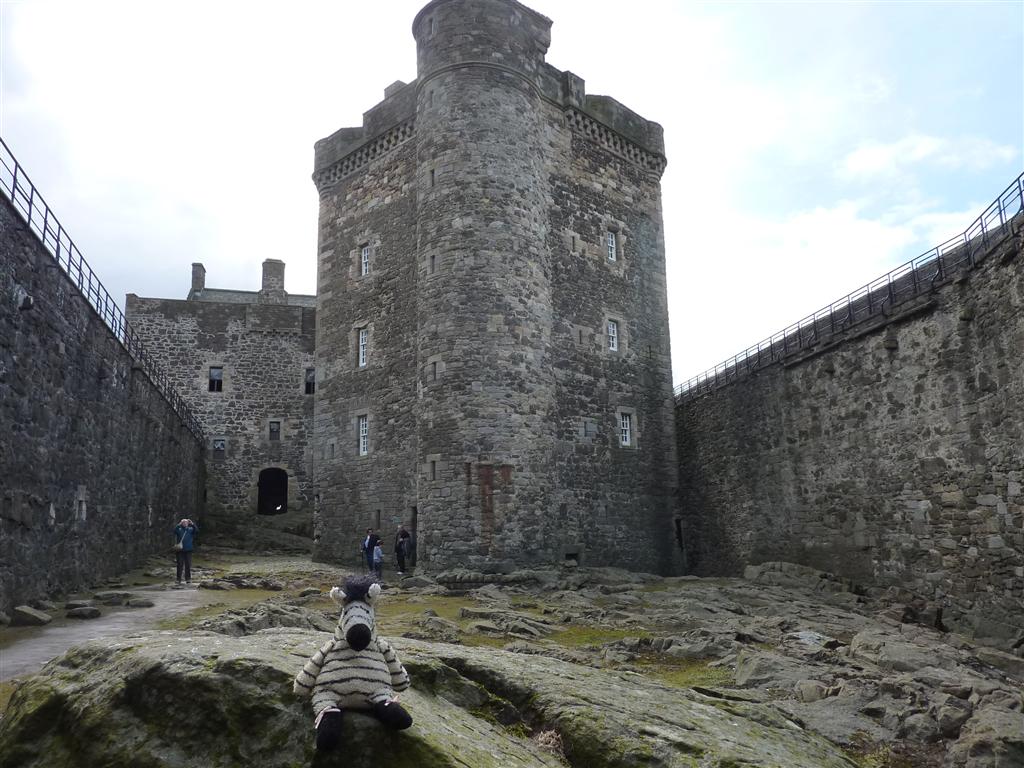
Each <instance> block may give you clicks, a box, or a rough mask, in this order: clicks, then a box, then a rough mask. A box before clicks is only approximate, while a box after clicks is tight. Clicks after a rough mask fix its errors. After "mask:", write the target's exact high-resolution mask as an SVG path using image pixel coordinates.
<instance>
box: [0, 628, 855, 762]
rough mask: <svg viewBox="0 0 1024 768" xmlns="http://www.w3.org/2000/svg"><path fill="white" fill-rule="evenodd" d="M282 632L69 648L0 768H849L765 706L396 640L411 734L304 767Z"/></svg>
mask: <svg viewBox="0 0 1024 768" xmlns="http://www.w3.org/2000/svg"><path fill="white" fill-rule="evenodd" d="M324 637H325V635H323V634H322V633H318V632H314V631H309V630H301V629H289V628H274V629H268V630H264V631H259V632H256V633H254V634H251V635H248V636H245V637H231V636H228V635H224V634H218V633H212V632H202V631H198V632H190V633H185V632H173V631H164V632H146V633H140V634H139V635H137V636H134V637H129V638H125V639H123V640H120V641H118V642H115V643H110V644H100V643H92V644H87V645H84V646H81V647H79V648H76V649H73V650H71V651H69V652H68V653H67V654H65V655H64V656H63V657H61V658H59V659H56V660H54V661H53V662H51V663H49V664H48V665H47V666H46V667H45V668H44V669H43V670H42V672H41V673H39V674H38V675H35V676H34V677H32V678H29V679H28V680H27V681H25V682H24V683H23V684H22V685H21V686H20V687H19V689H18V691H17V692H16V693H15V694H14V696H13V698H12V700H11V703H10V707H9V709H8V710H7V712H6V715H5V717H4V719H3V720H2V721H0V764H2V765H3V766H4V768H62V767H66V768H78V767H79V766H81V767H82V768H85V767H86V766H90V767H91V766H100V765H102V766H109V768H122V767H123V768H129V767H130V768H177V767H178V766H182V767H183V768H184V766H197V765H203V766H211V768H216V767H218V766H223V767H224V768H227V767H229V766H252V767H253V768H262V767H264V766H266V767H267V768H271V767H274V768H277V767H281V768H290V767H291V766H300V765H301V766H308V765H310V764H311V762H312V764H313V765H317V766H333V765H337V766H341V765H344V766H346V767H347V768H362V767H363V766H366V767H367V768H368V767H369V766H375V767H376V766H388V768H403V767H405V766H419V767H428V766H429V767H430V768H434V767H436V768H445V767H446V766H452V767H453V768H454V766H460V767H461V768H465V767H466V766H472V767H474V768H476V767H479V768H488V767H489V766H495V768H498V767H499V766H500V768H528V767H530V766H538V767H540V766H552V767H553V766H559V765H564V764H565V763H564V762H562V758H561V756H559V755H557V754H553V753H552V752H550V751H548V750H545V749H544V748H542V746H541V745H540V744H538V742H537V740H534V739H531V738H529V737H528V735H527V734H529V733H532V732H538V731H544V732H545V733H547V734H549V735H550V734H551V732H552V731H555V732H557V734H558V735H559V736H560V739H561V743H562V745H563V746H564V749H565V752H566V755H567V758H568V760H569V762H570V764H571V765H573V766H588V768H602V767H603V766H616V767H620V766H621V767H623V768H624V767H626V766H641V765H642V766H697V765H708V766H713V765H759V766H786V767H787V768H799V767H800V766H808V767H810V766H814V767H815V768H829V767H830V766H836V767H837V768H838V767H840V766H842V767H844V768H848V767H849V766H851V765H852V764H851V763H850V762H848V761H847V760H846V758H844V757H843V756H842V754H841V753H840V752H839V751H838V750H837V749H835V748H834V747H833V746H832V745H831V744H829V743H828V742H826V741H824V740H823V739H821V738H820V737H817V736H815V735H813V734H810V733H808V732H805V731H804V730H803V729H801V728H800V727H799V726H798V725H797V724H796V723H794V722H792V721H791V720H788V719H786V718H785V717H784V716H782V715H781V714H779V713H778V712H777V711H776V710H774V709H772V708H771V707H770V706H769V705H757V704H744V703H737V702H732V701H730V702H723V701H720V700H717V699H715V698H714V697H712V696H706V695H702V694H700V693H697V692H693V691H683V690H679V689H674V688H671V687H669V686H662V685H659V684H657V683H655V682H652V681H650V680H647V679H645V678H643V677H641V676H639V675H624V674H620V673H615V672H608V671H605V670H597V669H590V668H587V667H582V666H577V665H573V664H568V663H566V662H564V661H560V660H557V659H550V658H546V657H541V656H524V655H519V654H512V653H507V652H503V651H499V650H495V649H489V648H468V647H465V648H464V647H459V646H451V645H445V644H432V643H425V642H418V641H414V640H408V639H398V640H397V641H396V646H397V647H398V649H399V652H400V654H401V655H402V656H403V659H404V660H405V661H406V665H407V667H408V668H409V669H410V672H411V673H412V675H413V690H412V691H410V692H408V693H406V694H403V697H402V701H403V704H404V705H405V706H406V707H407V708H408V710H409V711H410V712H411V714H412V716H413V719H414V725H413V727H412V728H411V729H410V730H408V731H404V732H401V733H392V732H389V731H386V730H385V729H384V728H383V727H382V726H380V725H379V724H378V723H377V722H376V721H375V720H373V719H372V718H370V717H367V716H364V715H360V714H356V713H346V715H345V745H344V747H343V749H342V750H341V751H340V752H338V753H336V754H334V755H330V756H323V755H317V754H315V751H314V749H313V730H312V713H311V710H310V707H309V704H308V702H305V701H302V700H299V699H297V698H295V697H294V696H293V695H292V692H291V680H292V677H293V676H294V674H295V673H296V671H297V670H298V669H299V668H300V667H301V665H302V664H303V662H304V661H305V659H306V658H307V657H308V656H309V655H310V654H311V653H312V652H313V651H314V650H315V648H316V647H317V646H318V645H319V644H320V643H321V642H322V641H323V639H324Z"/></svg>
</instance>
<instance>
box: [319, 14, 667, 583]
mask: <svg viewBox="0 0 1024 768" xmlns="http://www.w3.org/2000/svg"><path fill="white" fill-rule="evenodd" d="M550 25H551V22H550V20H548V19H546V18H544V17H543V16H541V15H540V14H537V13H536V12H534V11H532V10H530V9H529V8H526V7H525V6H523V5H521V4H519V3H516V2H512V1H511V0H485V1H483V2H466V1H465V0H436V1H435V2H432V3H429V4H428V5H427V6H425V7H424V8H423V9H422V10H421V11H420V13H419V14H418V15H417V17H416V19H415V21H414V22H413V35H414V37H415V38H416V44H417V63H418V77H417V79H416V81H414V82H413V83H410V84H408V85H403V84H401V83H396V84H394V85H392V86H389V88H388V89H387V91H386V97H385V100H384V101H383V102H381V103H380V104H378V105H377V106H375V107H373V108H372V109H371V110H369V111H368V112H367V113H366V114H365V115H364V119H363V125H362V126H361V127H357V128H343V129H341V130H339V131H336V132H335V133H334V134H332V135H331V136H329V137H327V138H326V139H324V140H322V141H320V142H318V143H317V146H316V163H315V171H314V181H315V182H316V184H317V187H318V189H319V192H320V204H321V208H320V229H319V237H320V258H319V283H318V299H319V302H318V320H319V329H318V337H317V359H318V366H319V367H320V369H321V371H322V375H323V377H324V379H323V386H322V387H321V389H320V390H319V392H318V395H317V405H316V419H315V432H316V443H317V451H318V454H319V455H320V457H321V461H320V464H319V465H318V467H319V468H318V477H317V482H318V488H319V489H320V491H321V509H320V513H319V517H318V525H317V536H318V545H317V550H316V552H317V556H318V557H322V558H325V559H342V560H348V561H354V560H355V559H356V558H357V557H358V550H357V545H358V542H359V540H360V539H361V536H362V533H363V530H364V528H365V527H366V526H374V525H376V524H377V522H378V521H380V522H381V523H382V525H383V526H384V527H385V531H384V533H385V536H386V538H387V539H389V534H390V533H391V530H390V529H391V527H392V526H393V525H394V524H395V523H396V522H398V521H402V520H404V521H405V522H407V523H412V524H414V526H415V529H416V530H415V534H416V536H417V540H418V553H419V555H420V562H421V563H423V564H427V565H429V566H430V567H432V568H445V567H452V566H469V567H478V568H489V569H494V568H503V567H511V566H513V565H523V564H529V563H544V564H552V563H563V562H566V561H567V560H573V561H576V562H581V563H584V564H590V565H622V566H626V567H631V568H642V569H645V570H652V571H663V572H664V571H670V570H675V569H678V568H679V567H680V551H679V548H678V546H676V544H675V543H674V542H675V537H674V530H675V524H674V521H673V512H674V503H673V495H674V490H675V477H676V471H677V467H676V462H675V457H674V449H675V445H674V440H673V435H674V429H673V420H674V410H673V407H672V400H671V379H670V364H669V349H668V330H667V325H668V324H667V300H666V293H665V256H664V243H663V240H662V221H661V208H660V182H659V179H660V175H661V172H662V170H663V169H664V154H663V152H664V150H663V146H662V142H661V128H660V126H658V125H657V124H656V123H651V122H650V121H647V120H645V119H644V118H642V117H640V116H639V115H636V114H635V113H633V112H631V111H629V110H628V109H626V108H625V107H623V106H622V105H620V104H618V102H615V101H614V100H613V99H609V98H607V97H594V96H588V95H586V94H585V92H584V87H583V81H582V80H581V79H580V78H578V77H576V76H575V75H572V74H571V73H568V72H561V71H559V70H557V69H555V68H554V67H551V66H550V65H548V64H547V63H546V62H545V61H544V53H545V51H546V50H547V47H548V43H549V40H550V33H549V29H550ZM610 231H613V232H615V233H616V235H617V236H618V238H619V247H620V251H619V254H620V256H621V257H622V258H621V260H619V261H617V262H615V263H611V264H610V263H609V262H608V259H607V250H606V247H607V246H606V237H607V234H608V232H610ZM364 246H366V247H368V248H369V249H370V251H371V258H372V262H373V266H372V270H371V275H368V276H365V277H364V276H361V275H360V274H359V259H360V253H361V251H362V248H363V247H364ZM609 319H615V320H616V321H617V322H618V323H619V326H620V328H621V336H620V338H621V342H622V345H621V347H620V348H619V349H618V350H614V351H612V352H609V351H608V349H607V330H606V329H607V321H608V320H609ZM360 329H366V330H367V331H368V333H369V339H370V341H369V359H368V362H367V365H366V366H360V365H359V364H358V348H357V345H358V337H359V330H360ZM623 413H628V414H629V417H630V418H631V419H632V424H633V430H632V433H631V434H632V439H631V443H630V445H628V446H623V445H622V444H621V440H620V437H619V434H620V431H619V430H620V420H621V418H622V414H623ZM363 416H365V417H366V419H367V423H368V427H369V444H368V446H367V451H366V455H360V451H359V436H358V433H357V427H358V424H359V423H360V422H359V420H360V418H361V417H363Z"/></svg>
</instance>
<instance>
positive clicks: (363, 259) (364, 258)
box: [359, 243, 370, 277]
mask: <svg viewBox="0 0 1024 768" xmlns="http://www.w3.org/2000/svg"><path fill="white" fill-rule="evenodd" d="M359 274H360V275H361V276H364V277H365V276H366V275H368V274H370V244H369V243H363V245H362V246H361V247H360V249H359Z"/></svg>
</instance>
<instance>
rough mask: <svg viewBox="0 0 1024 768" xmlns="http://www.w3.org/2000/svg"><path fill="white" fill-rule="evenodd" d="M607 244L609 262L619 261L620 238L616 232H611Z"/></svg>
mask: <svg viewBox="0 0 1024 768" xmlns="http://www.w3.org/2000/svg"><path fill="white" fill-rule="evenodd" d="M606 242H607V244H608V261H618V258H619V236H618V235H617V234H616V233H615V232H609V233H608V236H607V238H606Z"/></svg>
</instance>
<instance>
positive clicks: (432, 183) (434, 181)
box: [430, 168, 437, 186]
mask: <svg viewBox="0 0 1024 768" xmlns="http://www.w3.org/2000/svg"><path fill="white" fill-rule="evenodd" d="M436 180H437V176H436V175H435V174H434V169H433V168H431V169H430V186H434V184H435V183H436Z"/></svg>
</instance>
